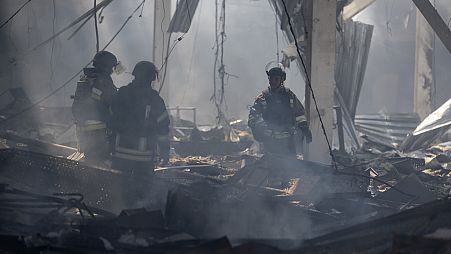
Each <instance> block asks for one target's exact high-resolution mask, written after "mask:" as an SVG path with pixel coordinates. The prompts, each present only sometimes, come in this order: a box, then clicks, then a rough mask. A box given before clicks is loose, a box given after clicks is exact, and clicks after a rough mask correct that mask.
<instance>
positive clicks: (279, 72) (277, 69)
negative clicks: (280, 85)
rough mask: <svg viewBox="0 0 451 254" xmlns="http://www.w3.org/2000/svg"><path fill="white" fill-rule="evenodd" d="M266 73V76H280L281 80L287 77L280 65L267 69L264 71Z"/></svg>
mask: <svg viewBox="0 0 451 254" xmlns="http://www.w3.org/2000/svg"><path fill="white" fill-rule="evenodd" d="M266 74H268V77H270V76H280V77H282V80H283V81H285V79H286V78H287V74H286V73H285V72H284V71H283V70H282V68H280V67H274V68H271V69H270V70H269V71H267V72H266Z"/></svg>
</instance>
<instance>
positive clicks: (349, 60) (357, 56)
mask: <svg viewBox="0 0 451 254" xmlns="http://www.w3.org/2000/svg"><path fill="white" fill-rule="evenodd" d="M372 35H373V26H372V25H368V24H364V23H360V22H354V21H348V22H345V23H344V25H343V31H342V32H341V33H337V65H336V67H335V81H336V86H337V88H338V90H339V91H340V94H341V96H342V97H343V100H344V102H345V103H346V108H347V109H348V111H349V113H350V115H351V117H354V116H355V112H356V109H357V103H358V101H359V97H360V91H361V89H362V86H363V78H364V76H365V70H366V64H367V62H368V54H369V51H370V46H371V38H372ZM341 106H342V107H343V106H344V105H341Z"/></svg>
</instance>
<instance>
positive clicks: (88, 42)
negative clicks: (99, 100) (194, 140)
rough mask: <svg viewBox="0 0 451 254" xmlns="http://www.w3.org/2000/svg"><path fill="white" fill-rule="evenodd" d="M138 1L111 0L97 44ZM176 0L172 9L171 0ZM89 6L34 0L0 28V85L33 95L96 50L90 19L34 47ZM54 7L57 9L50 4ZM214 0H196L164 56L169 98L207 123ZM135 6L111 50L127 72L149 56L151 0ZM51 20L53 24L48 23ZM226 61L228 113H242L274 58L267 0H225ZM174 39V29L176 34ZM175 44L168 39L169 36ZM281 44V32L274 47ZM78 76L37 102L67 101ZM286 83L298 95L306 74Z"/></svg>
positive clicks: (5, 5)
mask: <svg viewBox="0 0 451 254" xmlns="http://www.w3.org/2000/svg"><path fill="white" fill-rule="evenodd" d="M140 2H141V1H113V2H112V3H111V4H110V5H109V6H107V7H106V8H105V9H104V11H103V13H102V15H103V16H104V19H103V22H102V23H101V24H99V34H100V48H102V47H103V46H104V45H105V44H106V43H107V42H108V41H109V40H110V38H111V37H112V36H113V35H114V33H116V31H117V30H118V29H119V27H120V26H121V25H122V23H123V22H124V21H125V20H126V19H127V17H128V16H129V15H130V13H131V12H132V11H133V10H134V9H135V8H136V6H137V5H138V4H139V3H140ZM21 4H22V3H19V2H18V1H13V0H6V1H2V3H1V5H2V8H1V16H2V19H1V20H6V19H7V17H9V16H10V15H11V14H12V13H14V11H15V10H17V9H18V8H19V7H20V5H21ZM175 6H176V5H175V1H174V4H173V8H172V11H174V8H175ZM90 8H92V1H83V2H80V1H75V0H71V1H54V0H45V1H32V2H30V3H29V4H28V5H27V6H26V7H25V8H24V9H23V10H22V11H21V12H20V13H19V14H18V15H17V16H16V17H15V18H14V19H13V20H12V22H10V23H9V24H8V25H6V26H5V27H4V28H3V29H2V30H1V31H0V35H1V41H0V43H1V46H2V47H1V51H2V55H4V56H5V57H3V58H2V59H1V60H0V62H1V63H0V66H1V75H0V87H1V91H3V90H5V89H6V88H9V87H20V86H22V87H24V88H25V90H26V92H27V93H28V95H29V96H30V97H31V100H32V101H37V100H38V99H40V98H42V97H44V96H46V95H47V94H49V93H51V92H52V91H53V90H54V89H56V88H58V87H59V86H61V85H62V84H63V83H64V82H66V81H67V80H68V79H69V78H70V77H71V76H73V75H74V74H75V73H77V72H78V71H79V70H80V69H81V68H82V67H83V66H84V65H85V64H86V63H88V62H89V61H90V59H91V58H92V56H93V55H94V54H95V34H94V24H93V21H89V22H88V23H87V24H86V25H85V26H84V27H83V28H82V29H81V30H80V31H79V32H78V34H77V35H75V36H74V37H73V38H72V39H71V40H67V38H68V37H69V35H70V34H71V33H72V31H74V30H75V28H73V29H70V30H69V31H67V32H65V33H63V34H62V35H60V36H59V37H57V38H56V39H55V40H54V41H53V42H50V43H48V44H46V45H45V46H43V47H40V48H37V49H34V48H35V47H36V46H37V45H39V43H41V42H42V41H44V40H46V39H47V38H49V37H51V36H52V34H53V31H55V32H57V31H59V30H60V29H62V28H64V27H65V26H67V25H68V24H69V23H71V22H72V21H73V20H75V19H76V18H77V17H78V16H80V15H81V14H82V13H84V12H85V11H87V10H88V9H90ZM54 10H55V12H54ZM214 10H215V4H214V1H200V4H199V6H198V10H197V11H196V14H195V15H194V17H193V23H192V26H191V28H190V30H189V32H188V33H187V34H186V35H185V36H184V39H183V40H182V41H180V43H178V45H177V46H176V47H175V49H174V51H173V53H172V54H171V56H170V60H169V66H168V69H169V78H168V82H167V83H166V84H165V85H168V86H169V87H170V100H169V106H187V107H197V108H198V118H199V119H200V122H203V123H212V122H214V119H215V117H216V111H215V108H214V107H213V104H212V102H210V97H211V95H212V94H213V63H214V50H213V46H214V41H215V35H214V20H215V17H214V13H215V11H214ZM140 12H141V11H139V12H138V13H136V14H135V15H134V17H133V18H132V19H131V20H130V21H129V23H128V24H127V26H126V27H125V29H124V30H123V31H122V32H121V33H120V34H119V36H118V37H117V38H116V39H115V41H114V42H113V43H112V44H111V45H110V47H109V48H108V50H110V51H111V52H113V53H115V54H116V55H117V56H118V58H119V59H120V60H121V62H122V63H123V65H124V66H125V67H126V68H127V71H128V72H131V70H132V69H133V66H134V64H135V63H137V62H138V61H140V60H151V59H152V47H153V46H152V39H153V36H152V32H153V31H152V29H153V2H152V1H148V2H146V3H145V5H144V8H143V10H142V17H138V16H139V14H140ZM53 27H54V29H53ZM226 35H227V40H226V42H225V44H224V54H225V57H224V63H225V65H226V71H227V72H228V73H230V74H233V75H236V76H238V78H234V77H230V78H229V80H228V82H227V86H226V88H225V95H226V100H227V108H228V111H227V115H228V116H229V117H230V118H246V117H247V105H249V104H252V102H253V99H254V98H255V97H256V96H257V94H258V93H259V92H260V91H261V90H263V89H264V88H265V87H266V86H267V79H266V74H265V72H264V67H265V65H266V63H268V62H270V61H274V60H275V59H276V52H277V49H276V36H275V16H274V13H273V11H272V9H271V7H270V5H269V3H268V2H267V1H249V2H248V1H237V0H231V1H227V4H226ZM173 38H174V39H175V38H176V36H175V35H174V36H173ZM171 44H172V42H171ZM285 45H286V42H285V39H284V38H283V36H282V34H281V33H279V47H280V48H279V50H280V49H282V48H283V47H284V46H285ZM132 78H133V77H132V76H131V75H130V74H127V73H124V74H122V75H120V76H115V75H113V79H114V81H115V84H116V86H118V87H120V86H123V85H126V84H127V83H128V82H130V81H131V80H132ZM75 84H76V80H74V81H73V82H71V83H70V84H69V85H67V86H66V87H65V88H64V89H62V90H61V91H60V92H58V93H56V94H55V96H52V97H51V98H49V99H48V100H46V101H45V102H44V103H43V104H42V105H46V106H49V105H53V106H69V105H70V104H71V99H70V95H72V94H73V92H74V90H75ZM287 85H288V86H289V87H291V88H292V89H293V90H294V91H295V92H296V93H297V94H298V96H299V97H301V98H302V97H303V81H302V77H301V75H299V72H298V70H297V69H296V68H294V67H293V68H292V70H290V71H289V73H288V81H287Z"/></svg>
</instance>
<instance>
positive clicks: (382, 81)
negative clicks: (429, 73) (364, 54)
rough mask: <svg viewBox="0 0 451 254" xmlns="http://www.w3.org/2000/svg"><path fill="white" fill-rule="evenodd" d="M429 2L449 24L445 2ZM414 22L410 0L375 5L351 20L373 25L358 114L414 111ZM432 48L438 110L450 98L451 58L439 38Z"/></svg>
mask: <svg viewBox="0 0 451 254" xmlns="http://www.w3.org/2000/svg"><path fill="white" fill-rule="evenodd" d="M431 2H433V4H435V5H436V8H437V10H438V12H439V14H440V15H441V16H442V18H443V19H444V20H445V22H448V20H449V16H450V14H451V12H450V9H451V5H450V4H449V3H448V2H447V1H431ZM415 18H416V7H415V5H414V4H413V2H412V1H410V0H384V1H376V2H374V3H373V4H372V5H371V6H370V7H368V8H367V9H365V10H364V11H363V12H362V13H360V14H359V15H357V16H356V17H354V20H355V21H360V22H364V23H367V24H371V25H374V32H373V37H372V42H371V48H370V53H369V57H368V65H367V69H366V73H365V79H364V84H363V88H362V92H361V96H360V100H359V101H360V102H361V103H359V105H358V108H357V110H358V114H363V113H375V112H379V111H384V112H387V113H411V112H412V111H413V93H414V92H413V91H414V72H415V29H416V27H415V24H416V22H415ZM435 45H436V48H435V53H434V55H435V63H434V67H433V69H435V71H434V72H435V73H434V74H435V85H436V93H435V95H436V104H437V105H435V106H439V105H441V104H442V103H444V102H445V101H446V100H447V99H448V98H449V97H450V96H451V88H450V86H449V82H448V80H449V79H450V78H451V76H450V75H451V74H450V73H449V71H446V70H445V69H446V66H449V63H450V62H451V56H450V54H449V52H447V50H446V49H445V48H444V46H443V45H442V43H441V42H440V40H439V38H438V37H436V43H435ZM363 102H364V103H363Z"/></svg>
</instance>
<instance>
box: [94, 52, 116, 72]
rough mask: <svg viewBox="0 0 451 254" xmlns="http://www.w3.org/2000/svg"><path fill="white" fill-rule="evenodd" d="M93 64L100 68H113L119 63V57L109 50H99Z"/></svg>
mask: <svg viewBox="0 0 451 254" xmlns="http://www.w3.org/2000/svg"><path fill="white" fill-rule="evenodd" d="M92 65H94V67H96V68H100V69H112V68H113V67H114V66H116V65H117V58H116V57H115V56H114V55H113V54H112V53H110V52H108V51H99V52H98V53H97V54H96V55H95V56H94V59H93V60H92Z"/></svg>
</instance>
